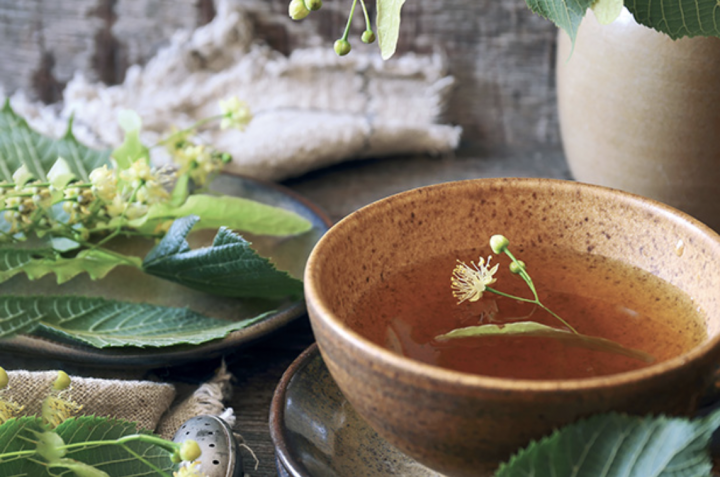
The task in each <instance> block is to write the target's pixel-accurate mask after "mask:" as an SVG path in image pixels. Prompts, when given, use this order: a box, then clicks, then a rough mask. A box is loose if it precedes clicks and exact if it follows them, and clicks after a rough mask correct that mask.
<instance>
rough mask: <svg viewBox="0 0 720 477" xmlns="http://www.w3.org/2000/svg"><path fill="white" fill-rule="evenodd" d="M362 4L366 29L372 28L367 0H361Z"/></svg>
mask: <svg viewBox="0 0 720 477" xmlns="http://www.w3.org/2000/svg"><path fill="white" fill-rule="evenodd" d="M360 6H361V7H362V10H363V14H364V15H365V29H366V30H372V24H371V23H370V15H368V11H367V7H366V6H365V0H360Z"/></svg>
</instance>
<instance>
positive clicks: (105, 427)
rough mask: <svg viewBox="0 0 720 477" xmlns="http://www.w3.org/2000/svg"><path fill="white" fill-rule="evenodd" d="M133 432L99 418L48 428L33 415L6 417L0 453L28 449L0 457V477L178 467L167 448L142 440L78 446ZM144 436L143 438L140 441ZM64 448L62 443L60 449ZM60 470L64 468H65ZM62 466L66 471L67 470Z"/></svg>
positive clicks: (133, 476) (137, 472)
mask: <svg viewBox="0 0 720 477" xmlns="http://www.w3.org/2000/svg"><path fill="white" fill-rule="evenodd" d="M133 435H138V429H137V426H136V424H135V423H131V422H127V421H122V420H117V419H109V418H104V417H94V416H85V417H79V418H70V419H67V420H66V421H64V422H63V423H61V424H60V425H59V426H58V427H57V428H55V429H54V430H53V431H48V430H47V429H45V428H44V427H43V426H42V421H41V419H40V418H38V417H22V418H19V419H10V420H8V421H7V422H6V423H4V424H3V425H1V426H0V455H3V454H5V455H7V454H8V453H10V452H16V453H17V452H22V451H32V453H30V454H23V455H20V456H15V457H13V456H7V457H4V458H1V459H0V475H2V476H3V477H45V476H47V477H50V476H58V475H63V476H68V477H69V476H70V475H77V476H93V477H97V476H100V475H112V476H123V477H140V476H151V475H158V474H157V472H155V471H154V470H152V468H151V467H150V466H149V465H148V463H149V464H151V465H153V466H155V468H157V469H160V470H161V471H163V472H166V473H168V474H170V473H172V471H173V470H175V468H176V467H177V466H176V465H174V464H173V463H172V461H171V459H170V452H168V451H167V450H165V449H163V448H162V447H160V446H158V445H157V444H155V443H152V442H148V441H149V439H147V437H145V436H149V437H150V438H152V437H153V436H151V435H150V434H141V439H140V440H138V439H132V440H131V441H130V442H127V443H123V444H122V445H118V444H97V443H96V444H92V445H82V444H84V443H86V442H91V441H96V442H97V441H117V440H118V439H120V438H123V437H127V436H133ZM143 437H145V439H146V440H142V438H143ZM62 447H66V448H62ZM64 470H65V471H64ZM66 470H70V471H71V473H68V472H67V471H66Z"/></svg>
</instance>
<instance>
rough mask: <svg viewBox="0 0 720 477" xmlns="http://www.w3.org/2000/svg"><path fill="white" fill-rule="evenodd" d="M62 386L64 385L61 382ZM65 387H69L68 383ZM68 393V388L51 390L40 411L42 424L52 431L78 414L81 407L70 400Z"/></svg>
mask: <svg viewBox="0 0 720 477" xmlns="http://www.w3.org/2000/svg"><path fill="white" fill-rule="evenodd" d="M65 376H67V375H65ZM68 381H69V378H68ZM63 384H65V383H64V382H63ZM67 385H68V386H69V383H67ZM69 392H70V388H67V389H64V390H60V391H59V390H57V389H53V390H52V391H51V392H50V394H49V395H48V397H46V398H45V400H44V401H43V404H42V411H41V412H42V418H43V423H44V424H46V425H48V426H50V427H51V428H53V429H54V428H55V427H57V426H59V425H60V424H61V423H62V422H63V421H65V420H67V419H69V418H71V417H73V416H74V415H75V414H77V413H78V412H80V410H81V409H82V406H81V405H79V404H78V403H76V402H75V401H72V400H71V399H70V395H69Z"/></svg>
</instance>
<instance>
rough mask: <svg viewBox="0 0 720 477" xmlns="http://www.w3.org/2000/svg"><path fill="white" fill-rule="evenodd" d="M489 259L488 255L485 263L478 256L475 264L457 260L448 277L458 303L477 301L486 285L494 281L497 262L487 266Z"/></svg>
mask: <svg viewBox="0 0 720 477" xmlns="http://www.w3.org/2000/svg"><path fill="white" fill-rule="evenodd" d="M490 259H491V257H488V259H487V265H486V264H485V260H483V258H482V257H480V259H479V260H480V261H479V263H478V264H477V265H476V264H475V263H474V262H470V265H467V264H466V263H465V262H461V261H460V260H458V264H457V265H456V266H455V270H453V275H452V278H451V279H450V280H451V282H452V289H453V296H454V297H455V298H457V299H458V300H459V301H458V305H459V304H460V303H462V302H464V301H465V300H467V301H478V300H479V299H480V298H481V297H482V295H483V292H484V291H485V289H486V287H487V286H488V285H492V284H493V283H495V281H496V280H497V279H496V278H494V277H493V275H495V273H496V272H497V271H498V267H499V264H497V265H495V266H494V267H492V268H489V267H490Z"/></svg>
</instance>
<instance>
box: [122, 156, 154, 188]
mask: <svg viewBox="0 0 720 477" xmlns="http://www.w3.org/2000/svg"><path fill="white" fill-rule="evenodd" d="M152 178H153V175H152V169H151V168H150V164H148V162H147V160H145V159H138V160H137V161H135V162H133V163H132V165H131V166H130V167H128V168H127V169H124V170H122V171H120V179H122V180H124V181H125V182H129V183H130V184H131V185H132V187H133V188H136V187H139V186H140V184H141V182H145V181H149V180H151V179H152Z"/></svg>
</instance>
